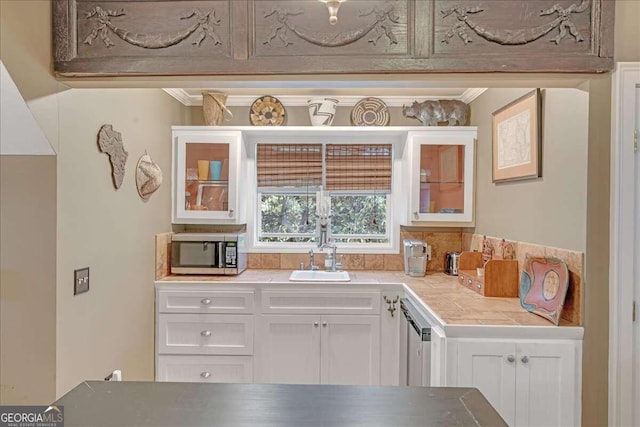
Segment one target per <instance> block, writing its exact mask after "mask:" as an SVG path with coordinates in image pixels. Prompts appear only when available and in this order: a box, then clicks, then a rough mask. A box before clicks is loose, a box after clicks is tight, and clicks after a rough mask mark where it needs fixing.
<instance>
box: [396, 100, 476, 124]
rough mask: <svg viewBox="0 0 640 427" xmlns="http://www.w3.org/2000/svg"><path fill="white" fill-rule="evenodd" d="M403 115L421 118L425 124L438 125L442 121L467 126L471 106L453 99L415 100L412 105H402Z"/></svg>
mask: <svg viewBox="0 0 640 427" xmlns="http://www.w3.org/2000/svg"><path fill="white" fill-rule="evenodd" d="M402 115H403V116H405V117H413V118H416V119H418V120H420V121H421V122H422V125H423V126H438V123H440V122H448V123H449V126H454V125H458V126H467V125H468V124H469V116H470V114H469V106H468V105H467V104H465V103H464V102H462V101H456V100H453V99H440V100H438V101H424V102H418V101H414V102H413V104H411V107H406V106H404V105H403V106H402Z"/></svg>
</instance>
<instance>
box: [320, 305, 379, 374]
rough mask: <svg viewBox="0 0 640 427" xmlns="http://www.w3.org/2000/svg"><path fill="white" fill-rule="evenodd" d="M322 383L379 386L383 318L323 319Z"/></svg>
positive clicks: (321, 321)
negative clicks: (381, 324)
mask: <svg viewBox="0 0 640 427" xmlns="http://www.w3.org/2000/svg"><path fill="white" fill-rule="evenodd" d="M320 324H321V335H320V383H321V384H354V385H379V384H380V316H352V315H342V316H341V315H326V316H321V318H320Z"/></svg>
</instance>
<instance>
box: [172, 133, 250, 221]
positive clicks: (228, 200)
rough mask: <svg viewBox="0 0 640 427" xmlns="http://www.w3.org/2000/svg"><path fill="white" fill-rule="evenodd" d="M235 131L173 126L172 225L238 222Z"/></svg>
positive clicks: (238, 135)
mask: <svg viewBox="0 0 640 427" xmlns="http://www.w3.org/2000/svg"><path fill="white" fill-rule="evenodd" d="M241 141H242V135H241V133H240V132H239V131H216V132H211V130H210V128H207V129H205V128H202V129H201V130H200V129H194V128H193V127H189V128H187V127H184V128H182V127H180V126H174V128H173V171H172V178H173V179H172V186H173V191H172V195H173V200H172V203H173V210H172V218H171V220H172V222H173V223H174V224H207V223H210V224H216V223H220V224H232V223H238V222H241V220H242V218H240V216H241V215H240V212H239V209H238V208H239V207H238V202H239V200H238V194H237V186H238V178H239V177H238V169H239V168H238V161H239V159H240V150H241V147H242V144H241Z"/></svg>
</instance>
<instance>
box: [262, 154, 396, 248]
mask: <svg viewBox="0 0 640 427" xmlns="http://www.w3.org/2000/svg"><path fill="white" fill-rule="evenodd" d="M392 151H393V150H392V146H391V144H261V143H259V144H257V148H256V181H257V187H258V191H257V203H258V209H256V211H257V218H256V232H257V233H256V234H257V235H256V238H257V244H258V245H261V244H264V245H270V246H277V245H278V244H282V243H287V244H288V245H291V244H293V245H299V246H305V245H306V246H308V245H309V244H310V243H311V244H314V243H316V239H317V236H316V227H317V225H316V208H317V203H318V201H319V193H320V191H321V190H324V191H325V193H324V194H325V195H326V194H328V195H329V198H328V199H329V202H328V203H329V204H330V207H331V214H332V216H331V220H330V229H329V237H330V239H331V240H332V241H333V242H336V243H338V244H340V245H341V246H354V247H355V246H360V247H362V246H363V245H367V246H371V245H387V244H389V242H390V233H389V229H390V226H389V218H390V209H391V203H390V194H391V176H392V164H393V161H392V160H393V156H392V154H393V153H392Z"/></svg>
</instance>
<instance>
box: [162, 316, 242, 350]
mask: <svg viewBox="0 0 640 427" xmlns="http://www.w3.org/2000/svg"><path fill="white" fill-rule="evenodd" d="M157 345H158V352H159V353H161V354H237V355H244V354H253V316H251V315H226V314H171V315H161V316H159V319H158V343H157Z"/></svg>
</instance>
